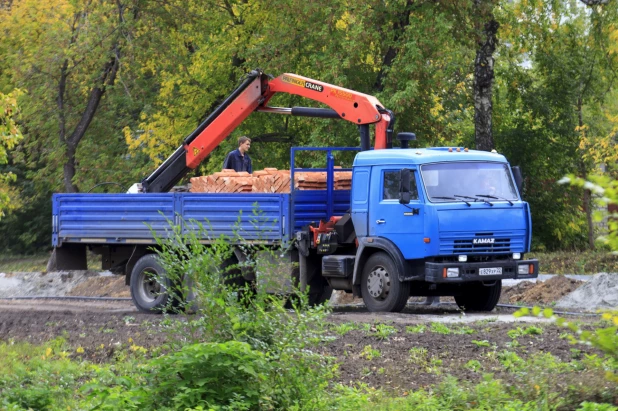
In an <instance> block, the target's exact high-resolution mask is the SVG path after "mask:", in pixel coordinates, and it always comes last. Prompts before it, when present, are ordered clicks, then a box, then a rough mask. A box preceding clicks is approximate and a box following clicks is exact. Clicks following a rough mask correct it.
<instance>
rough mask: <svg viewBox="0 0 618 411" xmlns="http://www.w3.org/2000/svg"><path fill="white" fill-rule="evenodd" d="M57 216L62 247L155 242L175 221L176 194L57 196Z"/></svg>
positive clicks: (55, 197) (56, 222)
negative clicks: (139, 241)
mask: <svg viewBox="0 0 618 411" xmlns="http://www.w3.org/2000/svg"><path fill="white" fill-rule="evenodd" d="M53 212H54V225H55V230H54V231H55V232H56V230H57V235H58V243H59V244H58V245H60V244H61V243H62V242H81V243H123V242H127V240H140V239H142V240H143V239H147V240H151V239H152V238H153V235H152V233H151V228H152V230H154V232H155V233H156V234H157V235H158V236H165V235H166V230H169V223H168V221H172V222H173V221H174V194H169V193H166V194H143V195H141V194H55V195H54V210H53ZM129 242H131V241H129ZM54 245H56V244H54Z"/></svg>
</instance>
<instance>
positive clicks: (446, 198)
mask: <svg viewBox="0 0 618 411" xmlns="http://www.w3.org/2000/svg"><path fill="white" fill-rule="evenodd" d="M431 198H438V199H440V200H455V201H463V202H464V203H466V204H467V205H468V207H472V205H471V204H470V203H469V202H467V201H466V200H464V199H461V198H455V197H431Z"/></svg>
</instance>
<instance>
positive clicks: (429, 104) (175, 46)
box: [0, 0, 618, 249]
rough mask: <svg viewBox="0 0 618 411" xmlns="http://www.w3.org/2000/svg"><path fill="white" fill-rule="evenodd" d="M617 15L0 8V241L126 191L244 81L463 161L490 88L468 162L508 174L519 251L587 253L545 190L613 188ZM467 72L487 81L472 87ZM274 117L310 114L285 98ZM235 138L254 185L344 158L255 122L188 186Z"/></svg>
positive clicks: (490, 5) (67, 5)
mask: <svg viewBox="0 0 618 411" xmlns="http://www.w3.org/2000/svg"><path fill="white" fill-rule="evenodd" d="M616 1H617V0H607V1H603V2H583V1H570V0H556V1H552V2H546V1H542V0H516V1H506V0H453V1H449V2H435V1H431V0H418V1H412V0H394V1H391V2H383V1H378V0H367V1H364V2H360V3H359V2H350V1H349V0H334V1H326V0H316V1H311V2H307V1H299V0H286V1H283V0H272V1H268V2H266V1H262V0H252V1H246V0H225V1H220V0H196V1H191V2H185V1H180V0H166V1H163V2H151V1H146V0H115V1H112V0H97V1H92V0H49V1H45V2H41V1H38V0H15V1H12V2H9V3H6V5H5V6H3V7H0V27H1V28H0V30H1V32H2V38H3V41H2V42H0V56H2V61H3V62H4V64H3V66H2V67H0V92H4V93H5V94H6V93H9V92H11V91H12V90H13V89H15V88H19V89H23V90H24V91H25V92H26V93H25V94H23V95H20V96H18V102H19V104H20V107H21V113H22V115H21V117H20V119H21V120H20V121H21V124H19V126H20V129H21V130H22V131H23V134H24V138H23V141H22V142H21V143H20V144H18V145H17V146H16V147H15V148H14V149H13V150H12V153H11V155H10V157H9V158H8V164H6V165H4V166H2V167H3V168H2V170H5V172H6V171H8V170H9V169H10V170H11V171H12V172H13V174H15V175H18V176H20V178H19V179H18V180H17V181H16V182H8V183H7V184H9V186H10V190H12V191H13V192H14V193H17V194H18V197H19V198H18V199H16V200H15V201H19V202H20V204H22V205H23V206H22V207H20V208H19V210H14V211H13V215H14V217H11V218H9V217H10V216H8V217H7V218H5V219H4V220H3V226H2V227H0V232H8V233H21V234H20V235H22V236H23V235H26V234H25V233H26V230H24V229H23V228H24V227H23V226H22V225H24V224H31V223H32V221H33V218H34V220H35V221H36V223H32V224H34V225H35V227H33V228H36V227H39V229H40V227H43V226H44V225H45V224H47V225H48V223H47V221H48V219H49V216H47V217H45V216H41V215H40V213H37V211H36V210H37V209H40V207H41V206H42V204H44V203H45V202H46V201H47V202H48V198H49V196H50V194H51V193H52V192H55V191H69V192H72V191H88V190H90V189H91V188H92V187H94V186H95V185H96V184H98V183H101V182H116V183H119V184H120V185H121V186H123V187H128V186H130V185H131V184H132V183H134V182H139V181H140V180H141V179H143V178H144V177H146V176H147V175H149V173H150V172H152V171H153V170H154V168H155V167H156V166H157V165H159V164H160V163H161V162H162V161H164V160H165V159H166V158H167V157H168V156H169V155H170V154H171V153H172V152H173V151H174V150H175V149H176V148H177V147H178V146H179V145H180V144H181V143H182V141H183V139H184V138H185V137H186V136H187V135H188V134H189V133H190V132H191V131H193V130H194V129H195V127H196V126H197V125H198V124H199V123H200V122H201V121H203V120H204V119H205V118H206V117H207V116H208V114H209V113H210V112H212V111H213V110H214V109H215V108H216V107H217V106H218V105H219V104H220V103H221V102H222V101H223V99H224V98H225V97H226V96H227V95H228V94H229V92H230V91H231V90H232V89H234V88H235V86H236V85H237V84H238V83H239V81H241V79H242V77H243V75H244V73H246V72H248V71H250V70H252V69H254V68H256V67H259V68H262V69H263V70H264V71H265V72H266V73H270V74H272V75H275V76H277V75H280V74H282V73H286V72H288V73H297V74H299V75H303V76H306V77H310V78H316V79H319V80H322V81H326V82H329V83H332V84H337V85H341V86H343V87H346V88H350V89H354V90H358V91H360V92H364V93H367V94H372V95H375V96H377V97H378V99H380V101H381V102H382V103H383V104H384V105H385V106H386V107H387V108H389V109H391V110H393V111H394V113H395V115H396V119H397V122H396V131H413V132H415V133H416V134H417V136H418V140H417V141H416V142H415V143H414V144H415V145H416V146H422V147H425V146H436V145H437V146H441V145H447V146H455V145H461V146H467V147H474V146H476V145H477V143H478V142H477V141H476V140H478V138H477V137H478V136H476V135H477V134H478V132H479V130H481V129H480V128H479V124H480V119H479V118H476V121H475V110H476V109H475V96H476V100H478V99H479V98H480V97H479V96H481V94H479V90H480V89H479V87H480V86H481V83H483V82H482V81H479V79H481V78H486V79H491V81H489V82H486V84H485V83H483V84H485V86H486V90H484V93H485V94H484V96H485V97H487V96H491V98H489V99H487V98H486V99H485V101H484V105H483V106H482V107H481V108H482V109H483V110H481V111H483V112H484V113H486V114H487V113H491V118H490V120H491V121H490V122H487V121H485V122H484V123H483V124H485V126H486V127H485V128H484V129H483V130H484V134H483V135H484V136H485V137H488V138H487V139H485V140H486V141H487V142H488V143H487V144H485V145H483V146H482V147H483V148H489V147H491V146H495V148H496V149H497V150H498V151H499V152H502V153H504V154H505V155H506V156H507V158H509V160H510V161H511V163H513V164H519V165H521V166H522V168H523V170H524V174H525V176H526V188H525V197H526V200H527V201H529V202H530V203H531V209H532V212H533V220H534V226H535V231H534V246H535V247H537V248H541V249H542V248H547V249H556V248H580V247H585V246H586V245H588V246H589V245H590V244H591V241H590V239H591V238H592V237H591V236H592V234H593V233H592V229H591V227H592V219H591V215H592V201H591V193H590V192H588V191H587V190H586V189H584V188H582V189H581V190H580V191H573V190H571V189H568V188H567V187H565V186H560V185H557V184H555V182H556V181H557V180H559V179H560V178H561V177H562V176H564V175H565V174H569V173H574V174H577V175H579V176H581V177H583V178H586V176H587V175H588V174H590V173H591V172H593V171H594V170H595V169H596V168H597V167H598V166H599V165H603V166H604V168H605V169H606V170H608V172H610V173H614V175H615V173H618V170H617V166H616V164H617V160H618V158H617V156H618V154H616V153H618V150H617V149H616V134H617V133H618V106H617V103H616V101H617V99H616V96H617V94H616V93H617V91H616V87H615V86H616V84H615V81H616V76H617V75H618V46H617V44H618V16H617V15H618V5H617V2H616ZM492 22H493V23H495V24H493V23H492ZM489 23H492V24H489ZM488 24H489V25H488ZM483 47H485V48H483ZM494 48H495V50H494ZM483 50H485V51H487V52H486V53H485V54H483V56H480V57H483V58H480V57H479V53H480V52H482V51H483ZM489 51H491V53H489ZM475 61H476V63H475ZM490 62H491V63H492V64H493V74H492V73H491V70H490V69H491V67H489V63H490ZM486 63H487V64H486ZM475 64H476V66H475ZM483 69H485V71H483ZM479 70H480V71H483V73H485V74H484V76H485V77H483V76H481V77H479V76H477V78H476V80H475V72H476V71H479ZM480 71H479V73H480ZM483 73H481V74H483ZM475 90H476V91H475ZM271 104H272V105H274V106H283V107H291V106H311V105H313V104H314V103H313V102H311V101H307V100H304V99H302V98H300V97H297V96H285V95H284V96H276V97H275V98H274V99H273V101H272V102H271ZM476 111H478V110H476ZM476 117H478V116H476ZM475 123H476V127H475ZM488 125H489V127H487V126H488ZM490 133H491V134H490ZM492 134H493V135H492ZM240 135H248V136H250V137H251V138H252V139H253V142H254V144H253V146H252V149H251V150H252V151H251V154H252V158H253V159H254V163H255V164H254V168H256V169H260V168H263V167H278V168H287V167H289V152H290V148H291V147H293V146H307V145H312V146H358V145H359V141H358V140H359V137H358V131H357V129H356V127H355V126H354V125H353V124H350V123H348V122H342V121H333V120H322V119H307V118H299V117H288V116H273V115H267V114H263V113H255V114H252V115H251V116H250V117H249V119H248V120H247V121H245V122H244V123H243V124H241V125H240V127H239V128H238V129H237V130H236V131H235V132H234V133H232V135H230V136H229V138H228V139H226V140H225V141H224V142H223V143H222V144H221V145H220V147H219V148H217V149H216V150H215V151H214V152H213V153H211V155H210V156H209V157H208V158H207V159H206V161H205V162H204V163H203V164H202V166H200V168H199V169H198V170H197V173H198V174H201V173H206V172H213V171H217V170H219V169H220V167H221V164H222V162H223V159H224V157H225V155H226V154H227V152H229V151H230V150H231V149H233V148H235V145H236V138H237V137H238V136H240ZM489 137H492V138H493V142H492V141H491V140H490V139H489ZM485 140H484V141H485ZM396 144H397V143H396ZM350 160H351V158H350V157H349V154H346V155H342V156H340V157H337V162H338V163H342V164H344V165H349V163H350ZM300 162H301V165H303V166H309V165H319V164H322V163H323V159H322V158H321V157H320V158H318V157H312V156H311V155H307V156H305V157H301V158H300ZM5 185H6V184H5ZM114 187H116V186H103V188H101V187H97V188H96V190H104V189H105V188H107V189H114ZM117 190H120V189H117ZM5 191H6V190H5ZM19 213H25V214H19ZM18 216H19V217H18ZM39 219H40V220H39ZM26 220H27V221H28V222H27V223H25V222H24V221H26ZM5 230H6V231H5ZM40 230H42V229H40ZM34 231H36V230H34ZM27 232H28V233H29V234H28V236H27V237H28V238H25V237H24V238H22V239H21V240H19V241H13V242H12V243H13V244H18V243H19V244H24V246H25V244H31V245H32V246H33V244H35V243H36V241H35V240H34V238H35V237H36V238H41V236H42V235H43V233H42V231H39V232H36V234H34V232H33V230H32V229H30V230H28V231H27Z"/></svg>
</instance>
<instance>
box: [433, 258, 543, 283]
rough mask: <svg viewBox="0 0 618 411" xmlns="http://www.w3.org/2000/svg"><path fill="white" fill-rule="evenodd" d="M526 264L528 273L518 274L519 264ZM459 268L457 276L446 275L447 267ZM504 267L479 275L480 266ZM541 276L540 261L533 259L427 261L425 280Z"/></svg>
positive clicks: (435, 281) (444, 280) (443, 280)
mask: <svg viewBox="0 0 618 411" xmlns="http://www.w3.org/2000/svg"><path fill="white" fill-rule="evenodd" d="M519 265H525V266H527V267H528V268H530V267H532V270H530V269H528V271H527V272H528V273H527V274H518V272H517V271H518V270H517V266H519ZM455 267H457V268H459V275H458V276H457V277H447V276H445V269H448V268H455ZM498 267H500V268H502V274H499V275H479V268H498ZM530 271H532V272H531V273H530ZM538 276H539V261H538V260H536V259H531V260H504V261H489V262H483V263H461V262H457V263H425V281H426V282H428V283H468V282H475V281H495V280H503V279H506V278H513V279H521V280H524V279H526V280H527V279H531V278H537V277H538Z"/></svg>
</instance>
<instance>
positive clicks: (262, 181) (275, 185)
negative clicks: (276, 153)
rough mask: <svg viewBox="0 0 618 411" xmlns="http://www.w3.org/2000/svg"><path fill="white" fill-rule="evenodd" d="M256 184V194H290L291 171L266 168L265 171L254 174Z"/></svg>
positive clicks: (254, 188) (254, 187) (254, 189)
mask: <svg viewBox="0 0 618 411" xmlns="http://www.w3.org/2000/svg"><path fill="white" fill-rule="evenodd" d="M253 176H254V177H255V183H254V184H253V192H254V193H289V192H290V171H289V170H277V169H276V168H265V169H264V170H260V171H256V172H254V173H253Z"/></svg>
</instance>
